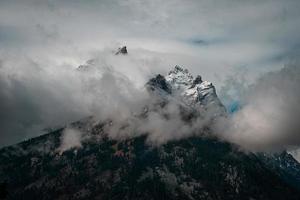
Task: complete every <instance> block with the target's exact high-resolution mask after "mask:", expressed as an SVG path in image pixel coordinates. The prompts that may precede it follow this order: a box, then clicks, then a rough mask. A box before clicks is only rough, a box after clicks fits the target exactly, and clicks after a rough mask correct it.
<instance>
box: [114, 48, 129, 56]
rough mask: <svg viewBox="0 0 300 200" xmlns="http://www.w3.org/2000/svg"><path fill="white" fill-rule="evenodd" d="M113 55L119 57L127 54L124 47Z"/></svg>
mask: <svg viewBox="0 0 300 200" xmlns="http://www.w3.org/2000/svg"><path fill="white" fill-rule="evenodd" d="M115 54H116V55H119V54H123V55H126V54H128V52H127V48H126V46H123V47H120V48H119V49H118V51H117V52H116V53H115Z"/></svg>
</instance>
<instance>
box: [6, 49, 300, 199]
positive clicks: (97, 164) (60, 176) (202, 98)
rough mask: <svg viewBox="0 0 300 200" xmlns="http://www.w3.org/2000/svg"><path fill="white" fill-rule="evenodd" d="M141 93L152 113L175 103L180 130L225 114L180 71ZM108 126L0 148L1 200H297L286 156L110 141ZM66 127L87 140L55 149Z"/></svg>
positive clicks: (81, 127) (199, 140)
mask: <svg viewBox="0 0 300 200" xmlns="http://www.w3.org/2000/svg"><path fill="white" fill-rule="evenodd" d="M125 49H126V48H125ZM126 52H127V50H126ZM146 88H147V89H148V91H149V93H150V95H155V96H156V97H157V99H158V100H159V103H158V104H157V105H156V107H154V108H155V109H157V110H160V109H163V108H164V107H165V106H166V105H168V104H169V103H171V102H173V101H176V103H178V105H180V108H182V109H183V110H184V112H182V114H183V115H185V114H186V111H187V112H188V114H187V116H188V117H184V120H185V121H186V122H187V123H188V122H189V121H191V120H192V119H194V118H197V117H201V116H202V115H207V114H210V115H211V116H212V119H213V118H214V117H215V116H218V115H226V110H225V108H224V106H223V105H222V103H221V102H220V100H219V99H218V97H217V94H216V90H215V88H214V86H213V84H212V83H210V82H207V81H203V80H202V78H201V76H196V77H195V78H194V77H193V76H192V75H191V74H190V73H189V72H188V70H186V69H183V68H181V67H179V66H175V68H174V69H172V70H171V71H170V72H169V73H168V74H167V75H166V76H163V75H157V76H155V77H154V78H152V79H150V80H149V81H148V82H147V84H146ZM149 107H151V106H149ZM152 108H153V106H152ZM147 113H149V109H148V110H146V112H144V113H143V114H142V115H137V116H138V117H142V118H146V117H147ZM164 117H166V118H168V117H169V116H167V115H166V114H165V113H164ZM202 117H203V116H202ZM112 123H114V122H113V121H110V120H107V121H99V120H96V119H95V118H93V117H90V118H87V119H84V120H79V121H78V122H75V123H72V124H70V125H69V126H68V127H67V128H61V129H58V130H56V131H53V132H50V133H48V134H45V135H42V136H39V137H36V138H32V139H30V140H27V141H24V142H21V143H19V144H16V145H13V146H9V147H5V148H2V149H1V150H0V183H1V190H2V191H0V192H1V194H5V198H6V199H61V200H63V199H128V200H129V199H178V200H183V199H186V200H193V199H211V200H215V199H220V200H221V199H222V200H224V199H225V200H226V199H247V200H254V199H255V200H258V199H261V200H268V199H291V200H292V199H295V200H296V199H300V189H299V188H297V187H296V186H295V185H297V182H293V183H290V182H289V181H287V179H286V177H289V176H292V175H293V174H294V173H296V171H295V169H296V170H298V165H297V164H295V162H296V161H295V160H292V159H291V158H290V157H288V156H286V158H289V159H279V157H278V156H275V157H276V159H275V158H274V159H273V158H272V157H271V156H265V155H256V154H253V153H249V152H248V153H244V152H242V151H240V150H239V149H238V148H237V147H236V146H235V145H232V144H229V143H227V142H224V141H220V140H218V139H217V138H215V137H213V135H210V136H207V137H201V136H195V135H190V136H189V137H186V138H183V139H178V140H170V141H168V142H166V143H163V144H161V145H152V144H151V143H148V142H147V134H136V136H135V137H130V138H124V139H113V138H111V137H110V136H109V134H108V133H107V132H106V128H105V127H106V126H110V125H111V124H112ZM68 128H72V129H76V130H78V131H80V132H82V133H84V136H85V137H86V139H83V140H82V141H81V143H80V144H79V145H77V146H75V147H72V148H68V149H64V150H62V149H61V144H62V138H64V136H65V131H66V129H68ZM170 128H171V127H170ZM208 131H210V130H208ZM71 134H72V132H71ZM277 158H278V159H279V160H278V159H277ZM282 158H283V157H282ZM273 160H274V162H273ZM285 160H286V161H287V160H288V163H285ZM279 165H281V166H285V167H278V166H279ZM291 165H293V168H288V167H289V166H291ZM287 170H288V171H287ZM289 180H290V179H289ZM297 180H298V179H295V181H297Z"/></svg>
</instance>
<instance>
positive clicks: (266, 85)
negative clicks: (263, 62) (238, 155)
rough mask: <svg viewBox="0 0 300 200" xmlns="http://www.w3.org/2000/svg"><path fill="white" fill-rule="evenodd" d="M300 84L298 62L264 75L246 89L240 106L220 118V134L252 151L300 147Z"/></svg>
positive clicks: (241, 97)
mask: <svg viewBox="0 0 300 200" xmlns="http://www.w3.org/2000/svg"><path fill="white" fill-rule="evenodd" d="M299 86H300V67H299V64H298V63H292V64H289V65H287V66H286V67H284V68H283V69H282V70H280V71H275V72H270V73H267V74H265V75H263V76H262V77H261V78H260V79H258V80H257V81H256V82H255V83H254V84H252V85H250V86H249V87H248V88H244V89H243V90H244V91H243V92H242V94H243V95H242V96H240V104H241V105H242V106H241V108H240V110H238V111H237V112H235V113H233V114H232V115H231V116H230V117H229V118H227V119H224V121H222V120H220V121H221V123H220V124H219V126H220V127H221V130H220V134H221V137H224V138H225V139H226V140H229V141H231V142H233V143H236V144H238V145H240V146H241V147H242V148H245V149H247V150H251V151H265V150H271V151H272V150H285V149H294V148H298V147H299V146H300V124H299V119H300V107H299V102H300V90H299ZM225 127H226V128H225ZM224 128H225V129H224ZM224 130H226V131H225V132H224Z"/></svg>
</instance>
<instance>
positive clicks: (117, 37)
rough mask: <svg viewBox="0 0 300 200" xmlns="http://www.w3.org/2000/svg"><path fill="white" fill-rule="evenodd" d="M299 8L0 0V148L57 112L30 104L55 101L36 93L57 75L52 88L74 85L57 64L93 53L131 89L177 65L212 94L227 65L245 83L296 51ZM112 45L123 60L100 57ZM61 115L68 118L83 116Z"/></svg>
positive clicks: (207, 1)
mask: <svg viewBox="0 0 300 200" xmlns="http://www.w3.org/2000/svg"><path fill="white" fill-rule="evenodd" d="M299 10H300V1H298V0H285V1H282V0H272V1H271V0H270V1H268V0H265V1H262V0H251V1H240V0H223V1H217V0H184V1H183V0H151V1H150V0H149V1H146V0H0V73H1V74H0V83H1V84H2V85H1V88H2V91H1V92H0V100H1V101H3V102H0V103H2V107H3V110H2V111H1V112H2V114H0V126H1V127H0V131H1V137H2V138H1V142H0V145H6V144H11V143H14V142H17V141H21V140H22V139H24V138H28V137H31V136H33V135H35V134H32V132H35V133H37V132H38V130H40V129H41V128H42V127H43V126H45V124H47V123H46V122H49V121H51V122H52V121H55V120H53V119H52V118H53V117H54V118H55V117H56V118H57V116H59V114H57V113H56V114H53V113H52V114H51V108H49V110H48V109H45V108H43V109H42V107H45V106H48V107H52V106H53V104H51V103H48V104H42V103H41V102H39V103H36V102H38V101H39V100H40V101H45V99H47V102H48V101H49V102H50V101H51V102H55V103H56V104H59V103H60V102H61V101H62V100H60V98H57V97H55V98H54V97H53V95H50V96H51V98H52V97H53V98H54V99H52V100H51V99H50V100H49V98H50V97H48V96H47V94H49V93H48V92H45V91H48V90H49V91H51V92H53V91H52V89H53V88H51V84H53V83H52V82H51V80H52V81H53V80H55V81H56V82H59V81H58V80H59V79H65V78H66V80H67V82H66V84H63V85H64V87H62V88H64V89H62V90H59V91H58V92H56V93H58V94H61V93H68V92H66V91H70V90H69V89H66V88H69V87H70V86H69V85H68V84H74V85H76V83H72V81H69V82H68V80H73V79H72V78H71V79H68V77H66V76H64V74H65V73H67V72H66V71H65V68H76V67H77V66H79V65H80V64H84V63H85V62H86V61H87V60H89V59H93V58H95V57H97V58H99V57H100V58H101V59H100V61H101V60H102V61H103V60H104V61H105V62H106V64H107V65H117V66H118V69H117V70H119V71H120V72H122V73H124V74H125V75H127V77H128V78H129V79H130V80H131V81H133V82H134V83H136V85H137V86H138V85H142V84H143V83H144V81H145V80H147V78H149V77H150V76H151V75H153V74H154V73H166V72H167V71H168V70H169V69H171V68H172V67H173V66H174V65H176V64H178V65H182V66H183V67H185V68H188V69H189V70H190V71H191V72H192V73H193V74H194V75H196V74H200V75H202V77H203V79H204V80H209V81H211V82H213V83H214V84H215V85H216V86H217V89H218V90H219V89H220V88H221V86H222V84H223V83H224V80H225V79H226V78H227V77H228V75H232V74H233V73H235V72H236V71H242V73H243V74H244V75H245V74H246V76H247V79H250V80H254V79H255V78H256V77H258V76H259V75H261V74H263V73H265V72H269V71H275V70H278V69H281V68H282V67H283V66H284V64H286V63H288V62H291V60H293V59H294V58H295V57H297V55H298V54H297V53H298V52H299V48H300V34H299V32H300V13H299ZM121 45H126V46H127V47H128V51H129V54H130V60H129V61H128V60H121V61H112V59H113V58H110V57H108V58H106V57H105V56H106V55H107V52H109V51H111V50H112V49H116V48H117V47H119V46H121ZM104 57H105V58H104ZM124 62H125V63H124ZM62 68H63V69H64V71H63V72H61V69H62ZM42 72H47V74H48V75H51V76H54V77H55V78H52V79H47V78H44V77H43V75H44V73H42ZM70 76H71V75H70ZM41 77H42V78H41ZM44 79H46V80H44ZM12 80H13V81H12ZM42 80H43V81H42ZM41 83H43V84H45V85H41V86H40V85H39V84H41ZM49 85H50V86H49ZM54 85H55V84H54ZM55 87H56V88H58V87H59V86H57V85H55ZM49 88H50V89H49ZM44 93H45V94H44ZM51 94H52V93H51ZM37 96H38V97H37ZM69 96H70V95H69ZM12 99H13V100H12ZM61 99H63V101H65V100H66V99H65V98H61ZM70 101H71V100H70ZM24 102H25V103H24ZM65 106H66V105H61V107H65ZM0 108H1V106H0ZM4 108H6V109H4ZM45 110H46V111H45ZM70 110H71V111H70ZM69 111H70V113H69V114H68V116H70V115H72V116H73V117H74V116H75V118H76V117H79V116H80V114H79V113H81V112H82V110H80V109H77V110H76V109H75V110H74V108H73V107H72V108H70V109H69ZM29 112H31V113H32V114H31V115H32V118H30V119H28V116H27V114H26V113H29ZM8 113H12V114H8ZM45 113H46V114H45ZM49 113H50V114H49ZM74 113H76V115H74ZM86 113H87V114H88V111H86ZM40 115H43V116H44V117H41V116H40ZM48 115H49V116H48ZM45 116H46V117H45ZM24 119H26V120H24ZM70 119H71V118H70V117H65V118H64V120H63V121H64V122H67V121H68V120H70ZM72 119H73V118H72ZM57 121H60V120H57ZM33 122H34V124H31V123H33ZM7 124H10V125H9V126H8V125H7ZM16 124H19V125H18V128H16V127H17V126H16ZM20 124H21V125H20ZM28 124H29V125H28ZM49 124H50V125H53V124H57V122H55V123H49ZM4 127H5V128H4ZM28 127H30V128H28ZM12 129H13V130H12ZM23 129H24V130H25V129H26V131H24V133H21V132H22V130H23ZM9 130H11V131H9ZM4 132H5V133H4Z"/></svg>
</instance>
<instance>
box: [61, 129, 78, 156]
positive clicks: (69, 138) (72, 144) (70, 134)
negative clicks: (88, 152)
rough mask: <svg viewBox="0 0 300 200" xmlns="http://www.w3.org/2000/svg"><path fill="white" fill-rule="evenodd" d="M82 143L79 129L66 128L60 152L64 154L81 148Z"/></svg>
mask: <svg viewBox="0 0 300 200" xmlns="http://www.w3.org/2000/svg"><path fill="white" fill-rule="evenodd" d="M81 141H82V133H81V132H80V131H79V130H77V129H72V128H66V129H64V131H63V133H62V136H61V141H60V142H61V144H60V146H59V148H58V151H59V152H60V154H61V153H63V152H64V151H67V150H70V149H73V148H80V147H82V145H81Z"/></svg>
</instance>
